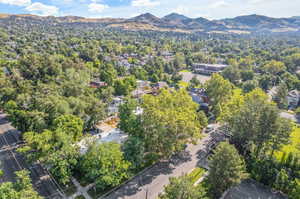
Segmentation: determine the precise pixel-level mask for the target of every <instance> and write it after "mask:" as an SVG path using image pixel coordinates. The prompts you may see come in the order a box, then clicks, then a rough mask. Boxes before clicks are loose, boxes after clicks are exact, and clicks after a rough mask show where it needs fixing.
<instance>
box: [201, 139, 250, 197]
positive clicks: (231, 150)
mask: <svg viewBox="0 0 300 199" xmlns="http://www.w3.org/2000/svg"><path fill="white" fill-rule="evenodd" d="M209 168H210V170H209V174H208V177H207V180H208V183H209V185H210V193H211V194H212V195H213V196H214V198H219V197H220V196H221V195H222V193H223V192H224V191H226V190H227V189H229V188H230V187H232V186H235V185H237V184H239V183H240V182H241V181H242V180H243V179H245V178H247V177H248V175H247V173H246V168H245V163H244V160H243V159H242V157H241V156H240V155H239V153H238V152H237V150H236V149H235V147H234V146H233V145H230V144H229V143H227V142H222V143H220V144H219V145H218V146H217V148H216V150H215V151H214V154H213V155H212V156H211V157H210V160H209Z"/></svg>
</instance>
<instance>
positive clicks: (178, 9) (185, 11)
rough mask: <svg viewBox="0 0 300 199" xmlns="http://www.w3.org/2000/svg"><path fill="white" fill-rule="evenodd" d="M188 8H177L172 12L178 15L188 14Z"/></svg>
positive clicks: (181, 6) (180, 6)
mask: <svg viewBox="0 0 300 199" xmlns="http://www.w3.org/2000/svg"><path fill="white" fill-rule="evenodd" d="M189 10H190V9H189V8H188V7H186V6H183V5H179V6H177V8H175V9H174V10H173V11H172V12H175V13H178V14H188V13H189Z"/></svg>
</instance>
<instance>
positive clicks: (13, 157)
mask: <svg viewBox="0 0 300 199" xmlns="http://www.w3.org/2000/svg"><path fill="white" fill-rule="evenodd" d="M21 145H22V141H21V134H20V132H19V131H17V130H16V129H14V128H13V127H12V126H11V125H10V123H9V122H8V121H7V119H6V116H5V115H4V114H0V169H1V170H2V171H3V173H4V174H3V176H2V177H1V178H0V183H3V182H14V181H15V177H16V176H15V172H16V171H20V170H22V169H27V170H28V171H29V172H30V177H31V179H32V184H33V186H34V188H35V189H36V190H37V192H38V193H39V194H40V195H41V196H43V197H44V198H49V199H50V198H51V199H60V198H63V197H62V196H61V195H62V194H61V191H60V190H59V188H58V186H57V184H56V183H55V181H54V180H53V179H52V178H51V177H50V176H49V173H48V172H47V170H45V169H44V168H43V167H42V166H41V165H40V164H29V163H28V162H27V161H26V159H25V157H24V155H22V154H20V153H18V152H17V151H16V149H17V148H18V147H19V146H21Z"/></svg>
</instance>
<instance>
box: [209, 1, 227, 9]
mask: <svg viewBox="0 0 300 199" xmlns="http://www.w3.org/2000/svg"><path fill="white" fill-rule="evenodd" d="M228 5H229V4H228V3H227V2H225V1H224V0H221V1H216V2H214V3H212V4H210V5H209V6H208V7H209V8H220V7H225V6H228Z"/></svg>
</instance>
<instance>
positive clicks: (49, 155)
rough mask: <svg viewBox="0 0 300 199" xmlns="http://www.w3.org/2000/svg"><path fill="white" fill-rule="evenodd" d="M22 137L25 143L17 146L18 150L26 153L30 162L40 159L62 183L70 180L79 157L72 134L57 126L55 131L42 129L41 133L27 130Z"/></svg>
mask: <svg viewBox="0 0 300 199" xmlns="http://www.w3.org/2000/svg"><path fill="white" fill-rule="evenodd" d="M66 130H67V129H66ZM23 138H24V141H25V142H26V145H25V146H23V147H22V148H19V149H18V151H19V152H21V153H24V154H26V156H27V157H28V158H29V160H31V161H32V162H35V161H40V162H41V163H43V164H46V165H47V166H49V167H50V172H51V173H52V175H54V176H55V177H56V178H57V179H58V180H59V181H60V182H61V183H62V184H66V183H68V182H69V181H70V178H71V176H72V172H73V169H74V168H75V166H76V165H77V159H78V157H79V148H78V146H77V145H75V142H74V135H72V134H69V132H65V131H63V129H62V128H58V129H56V130H55V131H50V130H44V131H43V132H42V133H35V132H27V133H25V134H24V136H23Z"/></svg>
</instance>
